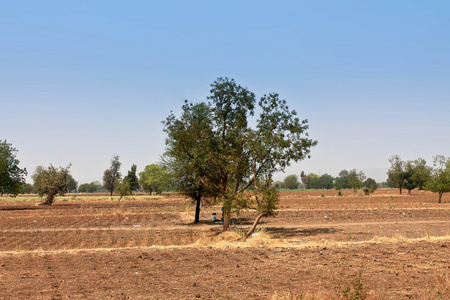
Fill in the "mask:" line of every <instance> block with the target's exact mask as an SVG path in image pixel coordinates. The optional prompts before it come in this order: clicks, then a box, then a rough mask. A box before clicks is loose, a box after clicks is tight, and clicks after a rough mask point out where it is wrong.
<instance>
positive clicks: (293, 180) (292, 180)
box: [283, 175, 300, 190]
mask: <svg viewBox="0 0 450 300" xmlns="http://www.w3.org/2000/svg"><path fill="white" fill-rule="evenodd" d="M299 184H300V182H299V181H298V176H297V175H288V176H286V178H284V183H283V186H284V188H285V189H288V190H295V189H297V188H298V186H299Z"/></svg>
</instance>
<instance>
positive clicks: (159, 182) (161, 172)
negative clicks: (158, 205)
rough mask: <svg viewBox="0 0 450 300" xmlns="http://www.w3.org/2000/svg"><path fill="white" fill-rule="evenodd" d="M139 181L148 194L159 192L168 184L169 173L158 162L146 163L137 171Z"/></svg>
mask: <svg viewBox="0 0 450 300" xmlns="http://www.w3.org/2000/svg"><path fill="white" fill-rule="evenodd" d="M139 177H140V179H139V183H140V184H141V187H142V188H143V189H144V191H147V192H148V193H149V194H150V195H152V194H153V193H156V194H159V193H161V192H162V191H164V190H165V189H167V188H168V187H169V186H170V183H171V182H170V175H169V173H168V172H167V169H166V168H165V167H163V166H160V165H159V164H151V165H147V166H145V168H144V171H142V172H140V173H139Z"/></svg>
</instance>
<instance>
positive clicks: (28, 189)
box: [21, 183, 35, 194]
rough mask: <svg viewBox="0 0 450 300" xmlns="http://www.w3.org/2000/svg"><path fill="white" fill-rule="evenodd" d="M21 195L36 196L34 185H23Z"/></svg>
mask: <svg viewBox="0 0 450 300" xmlns="http://www.w3.org/2000/svg"><path fill="white" fill-rule="evenodd" d="M21 193H22V194H34V193H35V191H34V188H33V185H31V184H29V183H23V184H22V190H21Z"/></svg>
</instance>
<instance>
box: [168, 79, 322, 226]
mask: <svg viewBox="0 0 450 300" xmlns="http://www.w3.org/2000/svg"><path fill="white" fill-rule="evenodd" d="M211 87H212V89H211V90H210V96H209V97H208V100H209V102H208V103H199V104H195V105H194V104H190V103H188V102H186V103H185V105H184V106H183V113H182V116H181V117H180V118H176V117H175V116H174V115H173V114H171V115H169V117H167V119H166V120H165V122H164V125H165V129H164V131H165V132H166V133H167V134H168V137H167V140H166V143H167V144H168V145H169V146H170V145H171V144H176V145H177V146H176V147H174V149H178V150H176V151H184V152H185V153H186V155H188V156H190V157H191V161H189V160H188V161H189V164H190V165H192V166H195V168H196V170H195V171H196V172H194V174H195V176H196V177H198V180H199V182H201V183H202V185H204V186H205V187H206V189H207V190H210V191H214V192H215V193H216V194H218V195H220V197H221V198H222V199H223V204H224V218H225V220H224V230H227V229H228V228H229V224H230V223H229V221H230V214H231V210H232V209H233V208H234V209H236V210H239V209H240V207H241V206H242V205H241V204H242V202H245V201H241V200H242V199H246V197H244V196H243V195H242V194H243V192H244V191H245V190H247V189H248V188H250V187H251V186H255V185H256V184H257V182H259V181H261V182H265V179H263V178H269V177H270V175H271V174H273V173H274V172H277V171H283V170H284V169H285V167H286V166H288V165H290V163H291V162H292V161H294V162H297V161H300V160H302V159H304V158H306V157H309V153H310V148H311V147H313V146H315V145H316V144H317V142H316V141H313V140H311V139H309V138H308V135H307V133H306V130H307V129H308V125H307V120H303V121H300V120H299V119H298V118H297V117H296V112H295V111H289V108H288V106H287V105H286V101H285V100H281V99H279V96H278V94H269V95H264V96H263V97H261V99H260V101H259V102H258V106H259V110H260V112H261V113H260V115H259V118H258V119H257V120H256V121H255V122H251V124H253V123H254V124H256V125H255V126H254V127H251V126H249V119H250V117H253V116H254V114H255V106H256V98H255V95H254V93H252V92H250V91H249V90H248V89H247V88H244V87H242V86H240V85H238V84H236V83H235V81H234V80H233V79H231V80H230V79H228V78H218V79H217V80H216V81H215V82H214V83H213V84H212V85H211ZM194 108H195V109H197V110H200V111H201V112H202V113H201V114H200V113H198V114H196V117H199V118H201V119H199V120H197V119H196V118H195V117H193V114H192V112H193V111H194V110H193V109H194ZM179 127H184V128H189V129H190V132H192V134H190V135H187V134H185V133H183V131H182V130H177V128H179ZM179 133H180V134H179ZM255 190H257V191H260V192H262V189H260V188H255Z"/></svg>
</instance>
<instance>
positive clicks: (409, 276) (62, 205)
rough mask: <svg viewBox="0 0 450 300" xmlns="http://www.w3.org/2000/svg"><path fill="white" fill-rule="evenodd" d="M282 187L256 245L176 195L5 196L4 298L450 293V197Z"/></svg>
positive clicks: (1, 241) (0, 259)
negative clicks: (43, 200)
mask: <svg viewBox="0 0 450 300" xmlns="http://www.w3.org/2000/svg"><path fill="white" fill-rule="evenodd" d="M446 197H448V195H444V198H443V201H444V203H441V204H439V203H437V195H436V194H432V193H430V192H424V191H413V192H412V194H411V195H407V194H404V195H399V194H398V190H379V191H376V192H375V193H374V194H373V195H371V196H363V195H360V194H358V193H356V194H355V193H353V192H352V191H344V196H342V197H338V196H336V191H294V192H282V193H281V201H280V205H279V208H280V209H279V211H278V215H277V217H276V218H266V219H263V221H262V222H261V224H260V226H259V228H260V229H261V228H262V230H261V231H259V232H257V233H256V234H254V236H253V237H251V238H250V239H249V240H247V241H242V240H241V238H240V236H239V235H238V234H237V233H236V232H240V231H245V230H246V229H248V228H249V227H250V225H251V222H252V221H253V218H254V217H255V216H256V212H255V211H244V212H241V213H240V214H239V215H236V214H235V215H234V216H233V217H234V226H233V227H234V231H232V232H229V233H222V230H221V229H222V228H221V224H215V223H211V222H209V221H208V219H209V217H210V216H211V213H212V212H217V213H218V214H220V206H207V207H203V208H202V214H201V219H202V222H200V223H199V224H193V223H192V221H193V218H194V207H193V205H192V203H191V202H190V201H187V200H186V199H184V198H183V197H182V196H180V195H177V194H164V195H162V196H160V197H149V196H135V197H128V198H126V199H124V200H122V201H121V202H118V201H117V198H116V199H115V200H110V199H109V198H107V197H106V198H105V197H102V196H101V195H96V196H87V195H84V196H76V195H73V196H69V197H64V198H62V197H61V198H58V199H57V201H56V203H55V204H54V205H52V206H40V205H37V204H39V202H40V200H39V198H37V197H35V198H30V197H18V198H16V199H12V198H8V197H2V198H0V231H1V235H0V280H1V285H0V299H95V298H97V299H212V298H218V299H244V298H248V299H333V298H334V299H364V297H366V299H450V203H449V202H450V201H448V200H447V198H446Z"/></svg>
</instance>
